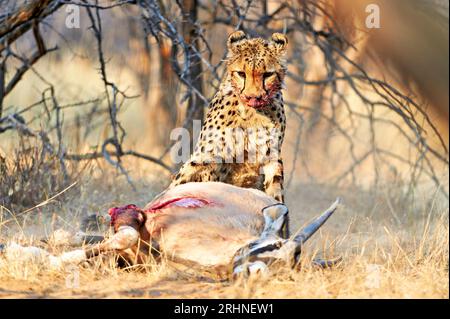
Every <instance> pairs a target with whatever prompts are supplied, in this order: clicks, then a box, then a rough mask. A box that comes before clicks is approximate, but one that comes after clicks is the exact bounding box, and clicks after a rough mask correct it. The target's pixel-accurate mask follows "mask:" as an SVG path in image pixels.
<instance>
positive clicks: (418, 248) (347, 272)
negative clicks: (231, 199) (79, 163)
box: [0, 174, 449, 298]
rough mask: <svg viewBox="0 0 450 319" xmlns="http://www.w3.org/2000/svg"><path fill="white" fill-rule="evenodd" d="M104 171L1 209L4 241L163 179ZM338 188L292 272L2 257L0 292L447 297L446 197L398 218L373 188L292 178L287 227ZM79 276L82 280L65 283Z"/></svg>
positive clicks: (64, 222) (147, 194) (62, 223)
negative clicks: (328, 260) (195, 272)
mask: <svg viewBox="0 0 450 319" xmlns="http://www.w3.org/2000/svg"><path fill="white" fill-rule="evenodd" d="M103 176H108V177H104V178H103V179H101V180H97V179H91V180H81V181H79V182H78V184H77V186H76V188H77V189H69V190H68V191H67V192H66V194H65V200H64V203H62V202H58V199H56V200H55V202H53V204H52V205H50V206H48V207H44V208H43V209H41V210H39V211H36V210H35V211H32V212H30V213H29V214H27V218H24V219H22V220H21V221H20V222H19V221H18V220H15V221H12V222H9V223H6V224H5V223H4V221H5V220H8V219H10V216H9V213H6V211H5V210H3V211H2V210H1V209H0V213H1V214H2V219H1V220H3V222H2V221H0V225H1V226H0V241H5V240H6V241H7V240H11V239H12V238H14V239H16V240H19V241H21V242H25V243H36V242H37V239H39V238H41V237H42V236H45V235H46V234H48V233H50V232H51V231H52V230H54V229H56V228H59V227H63V228H65V229H68V230H70V229H76V228H77V227H78V225H79V220H80V218H81V216H83V215H85V214H87V213H93V212H99V211H102V212H104V211H105V210H106V209H107V208H108V207H110V206H113V205H115V204H119V203H121V204H123V203H130V202H134V203H136V204H139V205H143V204H145V203H146V202H147V201H149V200H150V199H151V198H152V197H153V196H154V195H155V193H157V192H158V191H159V190H161V189H162V188H163V187H164V182H154V181H153V182H152V181H144V180H142V181H140V182H139V183H138V189H139V190H140V191H138V192H132V191H130V189H129V187H128V186H127V185H126V183H125V182H124V181H123V180H122V178H120V177H117V176H115V175H114V174H104V175H103ZM390 193H392V192H390ZM335 195H341V196H343V198H344V200H345V205H344V207H342V209H340V210H339V211H338V213H337V214H336V215H335V216H333V218H332V219H331V220H330V221H329V223H327V225H326V226H325V227H324V228H323V230H322V231H321V233H320V234H318V235H316V238H315V239H314V240H313V241H312V242H311V243H309V244H308V245H307V246H306V247H305V248H304V253H303V267H302V268H301V270H300V271H298V272H291V271H281V272H278V273H276V274H273V276H270V277H265V278H264V277H262V278H255V279H251V280H248V281H245V282H240V281H238V282H214V281H212V280H209V279H206V278H198V277H197V278H196V277H193V276H191V275H188V274H186V273H183V272H181V271H179V270H177V269H176V268H174V267H173V266H171V265H169V264H167V263H165V262H163V263H162V264H156V263H155V262H153V261H149V263H148V264H146V265H145V267H141V268H139V269H138V268H136V269H127V270H124V269H118V268H117V267H116V266H115V263H114V258H113V257H106V258H103V259H100V258H98V259H96V260H94V262H93V263H91V264H86V265H82V266H80V267H74V268H70V269H66V270H64V271H59V272H57V271H50V270H48V269H40V268H39V267H38V266H37V264H33V263H27V264H26V265H23V264H11V263H9V264H5V263H2V262H1V261H0V297H4V298H14V297H18V298H22V297H24V298H37V297H39V298H40V297H47V298H48V297H57V298H72V297H88V298H94V297H98V298H104V297H106V298H118V297H125V298H201V297H203V298H216V297H222V298H356V297H362V298H448V297H449V280H448V247H449V229H448V204H447V203H441V202H440V200H438V199H434V200H432V201H430V202H428V205H424V206H423V207H422V208H421V209H426V211H425V212H426V213H425V214H418V213H414V212H410V213H411V214H415V215H414V216H413V217H412V218H410V219H409V220H407V219H405V220H404V222H402V223H401V224H398V222H397V221H396V218H394V217H393V213H392V211H389V205H386V204H383V200H382V198H374V197H370V193H366V192H363V191H361V190H359V191H357V190H355V189H352V190H342V189H340V190H336V189H333V188H330V187H329V188H326V187H323V186H320V185H298V186H297V187H292V188H291V189H290V190H289V193H288V196H287V198H288V205H289V206H290V210H291V214H292V217H291V218H292V220H293V223H292V225H293V228H296V227H299V226H300V225H302V224H303V223H305V222H307V221H308V220H309V219H310V218H312V217H313V216H314V215H316V214H317V213H319V211H320V210H322V209H323V208H325V207H326V206H327V205H328V204H329V202H330V201H331V200H332V199H333V198H334V196H335ZM369 200H371V201H372V202H371V201H369ZM407 206H408V207H409V206H410V205H407ZM364 207H365V209H364ZM391 209H399V206H396V207H391ZM47 248H48V249H51V250H53V251H56V252H57V251H60V249H58V248H55V247H47ZM317 255H322V256H325V257H336V256H342V257H343V258H344V261H343V263H342V264H341V265H339V266H337V267H336V268H333V269H328V270H319V269H316V268H313V267H311V266H310V261H311V260H312V259H313V258H314V257H315V256H317ZM77 276H78V278H79V280H78V285H77V286H76V287H71V283H72V282H73V278H75V277H77ZM68 284H69V285H68Z"/></svg>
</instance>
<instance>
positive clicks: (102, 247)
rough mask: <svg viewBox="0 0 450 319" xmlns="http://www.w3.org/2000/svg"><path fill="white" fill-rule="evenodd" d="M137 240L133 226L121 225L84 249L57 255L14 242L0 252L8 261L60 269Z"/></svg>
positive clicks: (123, 246)
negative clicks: (99, 241) (33, 263)
mask: <svg viewBox="0 0 450 319" xmlns="http://www.w3.org/2000/svg"><path fill="white" fill-rule="evenodd" d="M138 240H139V232H138V231H137V230H136V229H135V228H133V227H131V226H121V227H119V229H118V231H117V233H115V234H114V235H113V236H112V237H111V238H109V239H108V240H106V241H105V242H103V243H100V244H97V245H95V246H93V247H89V248H85V249H77V250H73V251H69V252H65V253H63V254H61V255H59V256H53V255H52V254H50V253H49V252H47V251H46V250H44V249H41V248H38V247H34V246H28V247H24V246H21V245H18V244H16V243H11V244H9V245H6V246H3V248H1V249H0V253H1V255H3V256H4V257H5V258H6V260H7V261H8V262H17V261H19V262H27V261H34V262H37V263H39V264H42V265H44V266H48V267H50V268H51V269H61V268H63V267H64V266H66V265H69V264H79V263H81V262H83V261H86V260H88V259H90V258H92V257H95V256H98V255H99V254H102V253H107V252H111V251H122V250H125V249H127V248H130V247H133V246H134V245H136V244H137V242H138Z"/></svg>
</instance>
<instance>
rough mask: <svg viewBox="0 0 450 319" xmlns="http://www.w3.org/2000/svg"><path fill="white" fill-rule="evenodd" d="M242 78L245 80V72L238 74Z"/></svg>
mask: <svg viewBox="0 0 450 319" xmlns="http://www.w3.org/2000/svg"><path fill="white" fill-rule="evenodd" d="M236 73H237V74H238V75H239V76H240V77H241V78H243V79H245V72H243V71H240V72H236Z"/></svg>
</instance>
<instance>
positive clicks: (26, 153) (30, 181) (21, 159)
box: [0, 144, 77, 211]
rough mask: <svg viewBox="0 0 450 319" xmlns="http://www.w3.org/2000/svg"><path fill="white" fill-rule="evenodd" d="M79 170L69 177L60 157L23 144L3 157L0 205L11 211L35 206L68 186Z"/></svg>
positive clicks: (74, 170)
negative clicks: (9, 154) (62, 166)
mask: <svg viewBox="0 0 450 319" xmlns="http://www.w3.org/2000/svg"><path fill="white" fill-rule="evenodd" d="M76 172H77V169H74V167H72V169H71V170H70V171H69V172H68V173H67V175H66V176H65V175H64V174H63V170H62V169H61V163H60V160H59V158H58V157H57V156H56V155H54V154H50V153H49V152H46V151H45V150H43V149H42V148H41V147H38V146H29V145H25V144H22V145H21V147H19V148H16V149H15V151H14V153H13V154H11V156H9V157H2V156H1V155H0V205H2V206H4V207H6V208H8V209H10V210H13V211H14V210H18V209H19V210H20V209H23V208H28V207H31V206H34V205H36V204H38V203H40V202H42V201H44V200H45V199H47V198H49V197H50V196H52V195H54V194H55V193H57V192H59V191H61V190H62V189H64V188H65V187H67V186H68V185H69V184H70V183H71V182H72V181H73V180H74V179H75V177H76V174H77V173H76Z"/></svg>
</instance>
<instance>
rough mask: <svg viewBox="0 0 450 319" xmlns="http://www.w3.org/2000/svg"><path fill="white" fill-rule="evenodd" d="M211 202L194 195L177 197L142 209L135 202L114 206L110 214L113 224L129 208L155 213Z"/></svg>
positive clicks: (201, 205) (109, 211)
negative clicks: (171, 208) (166, 209)
mask: <svg viewBox="0 0 450 319" xmlns="http://www.w3.org/2000/svg"><path fill="white" fill-rule="evenodd" d="M209 204H211V202H210V201H208V200H206V199H204V198H197V197H193V196H185V197H176V198H171V199H169V200H165V201H162V202H156V203H154V204H153V205H152V206H151V207H150V208H148V209H146V210H142V209H141V208H139V207H137V206H136V205H134V204H130V205H125V206H120V207H112V208H110V209H109V210H108V214H109V216H111V225H113V224H114V223H115V221H116V220H117V216H119V215H120V214H123V213H125V212H127V211H129V210H132V211H135V212H141V213H155V212H156V211H158V210H161V209H165V208H170V207H175V206H176V207H183V208H200V207H204V206H207V205H209Z"/></svg>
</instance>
